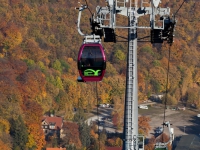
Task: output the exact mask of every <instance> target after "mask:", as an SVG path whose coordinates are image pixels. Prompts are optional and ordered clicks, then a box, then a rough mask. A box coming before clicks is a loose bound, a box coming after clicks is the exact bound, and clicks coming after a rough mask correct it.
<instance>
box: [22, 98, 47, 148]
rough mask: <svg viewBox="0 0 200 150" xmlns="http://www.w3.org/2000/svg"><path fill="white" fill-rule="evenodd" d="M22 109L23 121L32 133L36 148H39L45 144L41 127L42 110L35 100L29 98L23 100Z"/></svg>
mask: <svg viewBox="0 0 200 150" xmlns="http://www.w3.org/2000/svg"><path fill="white" fill-rule="evenodd" d="M22 109H23V111H24V114H25V122H26V124H27V127H28V132H29V134H30V135H32V137H33V139H34V141H35V143H36V146H37V149H38V150H41V149H42V147H43V146H44V144H45V137H44V133H43V131H42V128H41V116H42V114H43V110H42V108H41V106H40V105H39V104H38V103H37V102H35V101H31V100H24V102H23V105H22Z"/></svg>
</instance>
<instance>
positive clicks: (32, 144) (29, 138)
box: [26, 134, 35, 148]
mask: <svg viewBox="0 0 200 150" xmlns="http://www.w3.org/2000/svg"><path fill="white" fill-rule="evenodd" d="M34 145H35V140H34V138H33V135H32V134H29V135H28V142H27V143H26V146H27V147H28V148H31V147H33V146H34Z"/></svg>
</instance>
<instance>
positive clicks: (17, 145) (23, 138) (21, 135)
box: [10, 115, 28, 150]
mask: <svg viewBox="0 0 200 150" xmlns="http://www.w3.org/2000/svg"><path fill="white" fill-rule="evenodd" d="M10 124H11V128H10V135H11V136H12V137H13V149H14V150H18V149H19V150H24V149H26V143H27V141H28V132H27V128H26V126H25V124H24V121H23V119H22V117H21V115H20V116H19V117H18V118H17V119H16V120H14V119H13V120H11V123H10Z"/></svg>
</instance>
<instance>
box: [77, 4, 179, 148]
mask: <svg viewBox="0 0 200 150" xmlns="http://www.w3.org/2000/svg"><path fill="white" fill-rule="evenodd" d="M132 1H133V0H106V2H107V3H108V6H106V7H100V6H97V7H96V16H95V17H96V18H95V17H93V18H92V22H91V24H92V26H93V34H94V35H84V34H83V33H82V32H81V31H80V15H81V11H83V10H84V9H86V8H87V6H85V5H82V6H81V7H80V8H78V9H79V17H78V23H77V27H78V31H79V33H80V34H81V35H82V36H84V37H85V38H86V37H88V38H93V39H95V37H96V35H95V34H97V35H99V36H100V38H101V36H102V34H101V33H102V32H104V41H105V39H106V41H105V42H113V41H115V38H114V36H111V35H112V34H114V30H115V29H116V28H124V29H128V56H127V72H126V91H125V106H124V107H125V108H124V128H123V150H143V149H144V137H143V136H139V135H138V76H137V28H141V29H151V34H152V35H151V37H152V40H151V41H152V43H162V42H163V41H164V40H165V41H168V43H172V42H173V38H170V36H173V35H172V33H173V29H174V25H175V22H174V21H173V20H171V19H170V18H169V16H170V9H169V8H160V7H158V5H159V3H160V1H161V0H148V1H149V2H147V1H146V0H141V6H140V7H139V8H138V6H137V4H138V0H134V7H133V6H132ZM127 3H128V4H130V6H129V7H127V6H126V4H127ZM118 4H119V5H118ZM143 4H150V7H145V6H143ZM116 14H119V15H123V16H126V17H128V21H129V22H128V26H117V25H116ZM147 14H148V15H150V27H149V26H148V27H138V25H137V23H138V18H139V17H140V16H144V15H147ZM156 15H159V16H160V19H157V20H156V18H155V16H156ZM107 21H108V22H109V23H107V24H106V22H107ZM157 22H160V23H162V26H157V25H156V23H157ZM110 29H111V30H110ZM99 36H97V37H98V38H99ZM110 38H113V39H112V40H110ZM166 124H168V123H166ZM170 133H171V132H170ZM141 137H142V138H143V140H141ZM170 139H171V138H170ZM140 143H142V145H143V146H142V149H140V148H139V144H140ZM159 146H160V147H161V146H163V147H164V146H165V143H159V144H158V145H157V147H158V148H159Z"/></svg>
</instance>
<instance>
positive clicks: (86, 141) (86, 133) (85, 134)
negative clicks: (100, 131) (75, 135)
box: [79, 122, 91, 147]
mask: <svg viewBox="0 0 200 150" xmlns="http://www.w3.org/2000/svg"><path fill="white" fill-rule="evenodd" d="M79 132H80V140H81V143H82V146H83V147H88V146H90V143H91V141H90V139H91V137H90V127H89V126H88V124H87V123H84V122H83V123H81V124H80V125H79Z"/></svg>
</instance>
